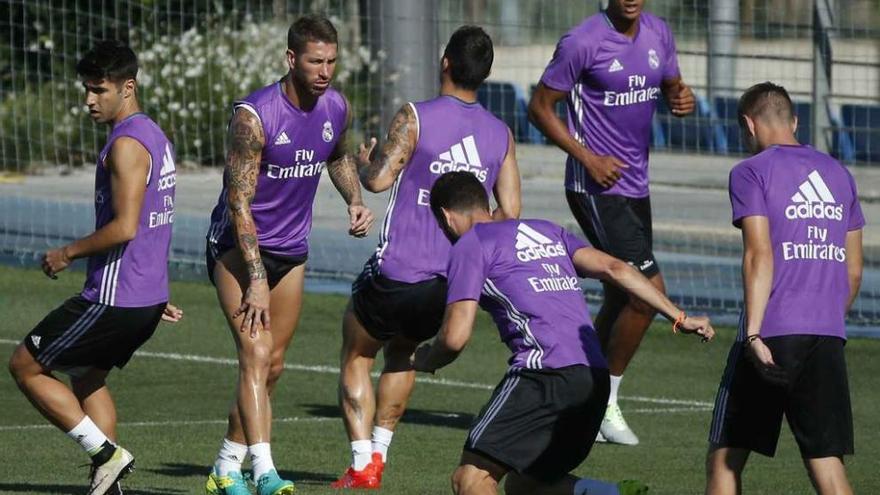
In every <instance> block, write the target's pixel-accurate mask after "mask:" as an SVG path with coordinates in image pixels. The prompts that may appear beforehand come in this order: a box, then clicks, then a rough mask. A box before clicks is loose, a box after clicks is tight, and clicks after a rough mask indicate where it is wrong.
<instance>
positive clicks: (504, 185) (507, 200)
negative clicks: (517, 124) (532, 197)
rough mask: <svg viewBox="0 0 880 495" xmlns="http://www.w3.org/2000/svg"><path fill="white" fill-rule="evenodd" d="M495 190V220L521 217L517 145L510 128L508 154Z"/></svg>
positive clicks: (499, 173) (493, 213) (496, 181)
mask: <svg viewBox="0 0 880 495" xmlns="http://www.w3.org/2000/svg"><path fill="white" fill-rule="evenodd" d="M493 192H494V193H495V201H497V202H498V208H496V209H495V211H493V212H492V217H493V218H494V219H495V220H504V219H507V218H519V214H520V209H521V208H522V200H521V197H520V179H519V165H517V163H516V146H515V145H514V141H513V133H512V132H510V129H507V155H506V156H505V157H504V161H503V162H502V163H501V169H500V170H499V171H498V178H497V179H496V180H495V188H494V190H493Z"/></svg>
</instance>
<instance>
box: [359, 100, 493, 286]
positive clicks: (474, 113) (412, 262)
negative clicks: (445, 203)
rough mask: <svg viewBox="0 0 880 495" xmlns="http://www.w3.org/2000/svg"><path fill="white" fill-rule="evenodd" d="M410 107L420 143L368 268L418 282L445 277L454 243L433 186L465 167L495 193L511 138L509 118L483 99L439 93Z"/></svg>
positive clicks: (397, 185) (399, 184)
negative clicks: (434, 208) (434, 209)
mask: <svg viewBox="0 0 880 495" xmlns="http://www.w3.org/2000/svg"><path fill="white" fill-rule="evenodd" d="M410 105H412V108H413V110H414V112H415V114H416V118H417V119H418V129H419V131H418V132H419V134H418V139H417V142H416V147H415V149H414V150H413V153H412V156H411V157H410V159H409V162H408V163H407V164H406V167H404V169H403V172H401V173H400V175H399V176H398V177H397V180H396V181H395V182H394V186H393V187H392V188H391V197H390V198H389V200H388V209H387V211H386V213H385V221H384V222H383V224H382V230H381V231H380V233H379V247H378V248H377V249H376V254H375V255H374V256H373V257H372V258H371V260H370V261H369V262H368V265H369V266H368V270H372V271H376V270H378V272H379V273H381V274H382V275H383V276H385V277H387V278H389V279H392V280H396V281H398V282H405V283H416V282H421V281H424V280H428V279H430V278H434V277H437V276H442V275H445V273H446V262H447V260H448V259H449V248H450V247H451V244H450V243H449V239H447V238H446V235H444V234H443V231H442V230H441V229H440V226H439V225H438V224H437V220H435V219H434V215H433V214H432V213H431V206H430V194H429V193H430V191H431V186H433V185H434V182H435V181H436V180H437V179H438V178H439V177H440V176H441V175H443V174H445V173H446V172H453V171H466V172H471V173H472V174H474V175H475V176H476V177H477V179H479V181H480V183H482V184H483V187H484V188H486V192H487V193H488V194H491V193H492V189H493V188H494V186H495V180H496V179H497V177H498V172H499V170H500V169H501V164H502V163H503V162H504V158H505V157H506V156H507V145H508V141H509V137H508V130H507V126H506V125H505V124H504V122H502V121H500V120H498V118H496V117H495V116H494V115H492V114H491V113H489V112H488V111H486V109H484V108H483V107H482V106H480V104H479V103H466V102H464V101H462V100H459V99H458V98H455V97H452V96H439V97H437V98H434V99H432V100H428V101H423V102H419V103H410Z"/></svg>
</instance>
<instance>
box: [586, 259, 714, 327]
mask: <svg viewBox="0 0 880 495" xmlns="http://www.w3.org/2000/svg"><path fill="white" fill-rule="evenodd" d="M572 262H573V263H574V266H575V268H576V269H577V272H578V275H581V276H586V277H591V278H598V279H600V280H603V281H606V282H611V283H613V284H614V285H617V286H618V287H620V288H621V289H623V290H624V291H626V292H627V293H628V294H631V295H633V296H635V297H637V298H639V299H641V300H642V301H644V302H645V303H647V304H648V305H649V306H651V307H652V308H654V309H655V310H657V311H658V312H659V313H660V314H662V315H663V316H664V317H666V318H667V319H668V320H669V321H671V322H675V326H676V328H678V329H681V330H682V331H684V332H685V333H696V334H698V335H700V336H702V337H703V340H704V341H708V340H711V339H712V337H714V336H715V330H714V329H713V328H712V325H710V324H709V319H708V318H706V317H694V316H686V315H685V313H684V311H682V310H681V309H679V308H678V307H677V306H676V305H675V304H673V303H672V301H670V300H669V298H667V297H666V296H665V295H664V294H663V293H662V292H660V290H658V289H657V287H655V286H654V284H652V283H651V282H650V281H649V280H648V279H647V278H645V276H644V275H642V274H641V273H639V271H638V270H636V269H635V268H633V267H632V266H631V265H629V264H628V263H626V262H624V261H621V260H619V259H617V258H615V257H613V256H610V255H608V254H605V253H603V252H602V251H599V250H598V249H595V248H590V247H585V248H581V249H578V250H577V251H575V253H574V256H572Z"/></svg>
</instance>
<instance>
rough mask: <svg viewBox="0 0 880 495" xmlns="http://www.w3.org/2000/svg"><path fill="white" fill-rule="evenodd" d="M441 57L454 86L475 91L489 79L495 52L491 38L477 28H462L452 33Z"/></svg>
mask: <svg viewBox="0 0 880 495" xmlns="http://www.w3.org/2000/svg"><path fill="white" fill-rule="evenodd" d="M443 56H444V57H445V58H446V60H448V61H449V75H450V77H452V82H453V83H455V85H456V86H459V87H462V88H464V89H470V90H476V89H477V88H479V87H480V84H482V83H483V81H485V80H486V78H487V77H489V71H490V70H492V61H493V60H494V59H495V52H494V50H493V49H492V38H490V37H489V35H488V34H486V31H483V28H481V27H479V26H462V27H460V28H458V29H456V30H455V32H454V33H452V36H451V37H450V38H449V43H447V44H446V49H445V50H444V51H443Z"/></svg>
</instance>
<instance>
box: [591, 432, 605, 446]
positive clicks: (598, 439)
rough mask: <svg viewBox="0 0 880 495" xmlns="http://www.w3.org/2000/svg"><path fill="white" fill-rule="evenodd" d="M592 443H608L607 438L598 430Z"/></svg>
mask: <svg viewBox="0 0 880 495" xmlns="http://www.w3.org/2000/svg"><path fill="white" fill-rule="evenodd" d="M593 443H608V440H607V439H605V435H603V434H602V431H601V430H600V431H599V433H596V441H595V442H593Z"/></svg>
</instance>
